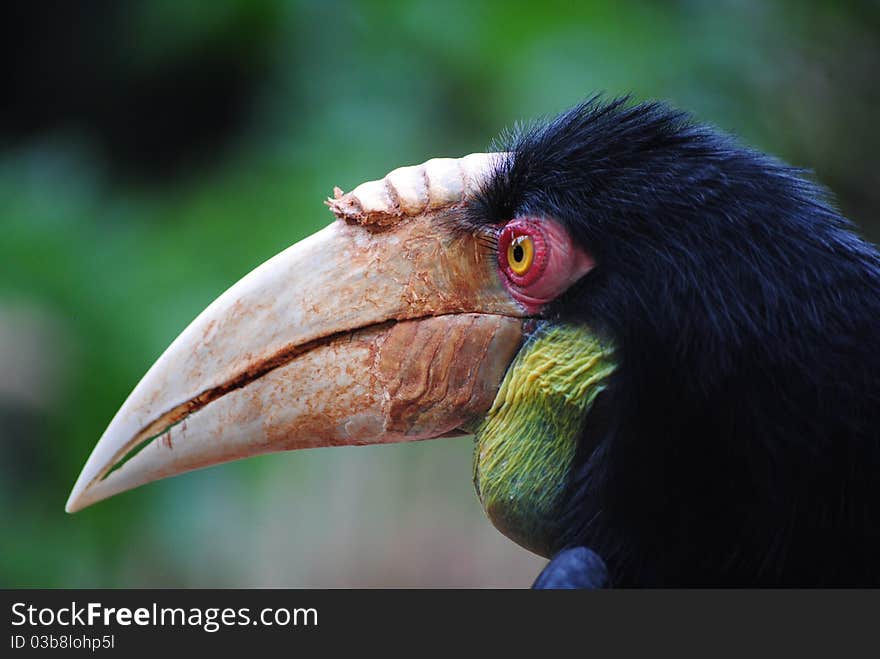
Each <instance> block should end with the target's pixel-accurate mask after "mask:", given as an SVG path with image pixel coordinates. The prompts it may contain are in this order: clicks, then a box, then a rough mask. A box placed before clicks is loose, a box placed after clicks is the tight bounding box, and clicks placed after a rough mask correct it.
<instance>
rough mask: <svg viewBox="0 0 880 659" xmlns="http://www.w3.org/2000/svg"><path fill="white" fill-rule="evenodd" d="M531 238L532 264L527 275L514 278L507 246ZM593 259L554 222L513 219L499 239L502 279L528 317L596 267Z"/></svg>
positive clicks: (499, 264) (502, 230)
mask: <svg viewBox="0 0 880 659" xmlns="http://www.w3.org/2000/svg"><path fill="white" fill-rule="evenodd" d="M523 235H527V236H529V237H531V239H532V244H533V245H534V261H533V262H532V265H531V267H530V268H529V270H528V272H526V273H523V274H522V275H517V274H516V273H515V272H513V270H512V269H511V268H510V266H509V264H508V263H507V247H508V246H509V245H510V243H511V241H512V240H514V239H515V238H517V237H518V236H523ZM595 265H596V263H595V261H594V260H593V258H592V257H591V256H590V255H589V254H587V253H586V252H585V251H584V250H583V249H581V248H580V247H578V246H577V245H575V244H574V242H573V241H572V240H571V238H570V237H569V235H568V232H567V231H566V230H565V228H564V227H563V226H562V225H561V224H560V223H559V222H557V221H556V220H551V219H545V218H541V219H537V218H515V219H513V220H511V221H510V222H508V223H507V224H506V225H504V227H503V228H502V229H501V233H500V234H499V237H498V266H499V270H500V271H501V279H502V281H503V282H504V285H505V286H506V287H507V290H508V291H509V292H510V294H511V295H512V296H513V298H514V299H515V300H516V301H517V302H519V304H520V305H521V306H522V307H523V308H524V309H525V310H526V311H527V312H528V313H530V314H536V313H538V312H539V311H540V310H541V309H542V308H543V307H544V305H546V304H547V303H548V302H551V301H552V300H554V299H555V298H556V297H558V296H559V295H560V294H562V293H563V292H565V290H566V289H567V288H568V287H569V286H571V285H572V284H573V283H574V282H576V281H577V280H578V279H580V278H581V277H583V276H584V275H585V274H587V273H588V272H589V271H590V270H592V269H593V268H594V267H595Z"/></svg>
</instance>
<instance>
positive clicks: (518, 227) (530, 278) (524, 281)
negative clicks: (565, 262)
mask: <svg viewBox="0 0 880 659" xmlns="http://www.w3.org/2000/svg"><path fill="white" fill-rule="evenodd" d="M522 240H531V255H530V257H531V259H530V260H531V264H530V265H529V266H528V267H527V268H526V269H525V271H520V272H517V270H518V268H516V269H515V267H514V264H512V263H511V262H510V261H509V254H511V250H512V248H513V247H514V246H515V245H516V244H517V243H518V242H520V241H522ZM547 258H548V254H547V239H546V236H545V235H544V231H543V229H542V228H541V227H540V225H539V224H538V223H537V222H533V221H530V220H526V219H516V220H511V221H510V222H508V223H507V224H505V225H504V227H503V228H502V229H501V233H500V234H499V236H498V265H499V267H500V268H501V271H502V272H503V274H504V276H505V277H506V278H507V279H508V280H509V281H510V283H511V284H513V285H514V286H523V287H525V286H529V285H530V284H532V283H534V282H535V281H537V280H538V279H539V278H540V277H541V275H542V274H543V273H544V269H545V268H546V267H547Z"/></svg>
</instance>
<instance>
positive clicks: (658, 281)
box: [465, 99, 880, 585]
mask: <svg viewBox="0 0 880 659" xmlns="http://www.w3.org/2000/svg"><path fill="white" fill-rule="evenodd" d="M501 146H502V148H503V149H504V150H507V151H509V152H510V153H511V157H510V158H509V159H508V160H507V161H506V162H504V163H502V164H501V165H499V167H498V168H497V171H496V172H495V174H494V176H492V177H491V179H490V180H489V181H488V182H487V184H486V185H485V186H484V188H483V189H482V190H481V191H480V193H479V194H477V195H475V196H474V198H473V199H471V200H469V204H468V208H467V210H466V218H465V222H466V223H467V224H468V226H471V227H480V226H483V227H485V226H489V225H492V226H494V225H497V224H499V223H502V222H505V221H507V220H509V219H511V218H512V217H515V216H523V215H529V216H537V217H553V218H556V219H557V220H559V221H560V222H562V223H564V224H565V226H566V227H567V228H568V230H569V231H570V233H571V235H572V236H573V238H574V239H575V240H576V241H577V242H578V243H579V244H580V245H582V246H583V247H584V248H585V249H586V250H588V251H589V252H590V253H591V254H592V255H593V256H594V257H595V259H596V261H597V264H598V265H597V267H596V268H595V269H594V270H593V271H592V272H590V274H588V275H587V276H586V277H584V278H583V279H582V280H581V281H580V282H578V283H577V284H575V285H574V286H573V287H572V288H570V289H569V290H568V291H567V292H566V293H565V294H563V295H562V296H561V297H560V298H559V299H557V300H556V301H554V302H553V303H552V304H550V305H549V306H548V308H547V309H546V310H545V314H544V315H546V316H547V317H549V318H552V319H557V320H559V321H561V322H582V323H586V324H588V325H590V326H591V327H592V328H593V329H594V330H596V331H598V332H600V333H601V334H603V335H604V336H606V337H607V338H608V339H610V340H612V341H613V342H614V343H615V344H616V345H617V347H618V351H619V359H620V367H619V369H618V371H617V373H616V375H615V377H614V380H613V382H612V384H611V386H610V387H609V389H608V390H607V391H606V392H605V393H603V394H602V397H601V398H600V400H599V402H598V403H597V409H595V410H594V411H593V412H592V413H591V415H590V418H589V419H588V425H587V428H586V429H585V431H584V437H583V441H582V444H581V451H580V455H579V460H578V467H577V469H576V470H575V471H574V472H573V473H572V475H571V482H570V487H569V496H568V499H567V503H566V506H565V509H564V510H563V511H562V512H561V516H562V519H563V522H564V528H565V529H566V537H565V542H564V543H563V545H564V546H572V547H573V546H580V545H586V546H589V547H591V548H592V549H594V550H595V551H597V552H598V553H599V555H601V556H602V558H603V559H604V560H605V561H606V562H607V564H608V566H609V569H610V572H611V577H612V580H613V581H614V582H615V583H616V584H618V585H636V584H638V585H651V584H656V585H663V584H675V585H687V584H705V585H724V584H741V585H752V584H783V585H784V584H797V585H815V584H842V585H869V584H870V585H876V584H878V583H880V255H878V252H877V251H876V249H875V248H874V247H872V246H871V245H869V244H868V243H867V242H865V241H864V240H862V239H861V238H859V237H858V236H857V235H856V234H855V233H854V231H853V227H852V226H851V225H850V223H849V222H848V221H847V220H845V219H844V218H842V217H841V216H840V215H839V214H838V213H837V211H836V210H835V209H834V208H833V206H832V205H831V203H830V202H829V198H828V195H827V194H826V192H825V191H824V190H823V189H822V188H821V187H819V186H817V185H816V184H814V183H812V182H810V181H809V180H808V178H807V176H806V175H805V173H804V172H802V171H799V170H796V169H793V168H791V167H789V166H787V165H785V164H783V163H781V162H779V161H777V160H775V159H773V158H770V157H768V156H766V155H763V154H761V153H757V152H755V151H753V150H750V149H747V148H744V147H742V146H740V145H738V144H737V143H736V142H735V141H733V140H732V139H731V138H729V137H727V136H725V135H723V134H721V133H720V132H718V131H717V130H715V129H712V128H709V127H706V126H703V125H700V124H697V123H695V122H693V121H692V120H691V119H690V118H689V117H688V116H687V115H686V114H684V113H682V112H678V111H675V110H671V109H669V108H667V107H666V106H664V105H662V104H658V103H647V104H641V105H631V104H629V103H628V101H627V100H626V99H618V100H615V101H612V102H610V103H602V102H600V101H599V100H597V99H592V100H590V101H588V102H586V103H584V104H582V105H579V106H577V107H575V108H573V109H571V110H569V111H567V112H565V113H564V114H562V115H561V116H559V117H557V118H555V119H553V120H552V121H549V122H547V123H544V124H537V125H532V126H528V127H525V128H521V129H518V130H517V131H515V132H514V133H512V134H511V135H509V136H507V138H506V142H505V143H504V144H503V145H501Z"/></svg>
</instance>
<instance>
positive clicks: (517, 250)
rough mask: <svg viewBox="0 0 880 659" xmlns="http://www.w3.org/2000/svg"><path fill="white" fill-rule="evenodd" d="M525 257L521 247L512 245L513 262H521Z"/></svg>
mask: <svg viewBox="0 0 880 659" xmlns="http://www.w3.org/2000/svg"><path fill="white" fill-rule="evenodd" d="M523 257H525V253H524V252H523V248H522V245H514V246H513V260H514V261H516V262H517V263H519V262H521V261H522V260H523Z"/></svg>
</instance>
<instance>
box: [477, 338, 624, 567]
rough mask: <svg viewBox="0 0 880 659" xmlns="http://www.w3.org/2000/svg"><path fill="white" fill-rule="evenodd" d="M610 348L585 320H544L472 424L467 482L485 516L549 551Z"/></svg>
mask: <svg viewBox="0 0 880 659" xmlns="http://www.w3.org/2000/svg"><path fill="white" fill-rule="evenodd" d="M614 367H615V362H614V353H613V350H612V348H611V347H610V346H609V345H607V344H605V343H603V342H602V341H600V340H599V339H598V338H597V337H596V336H595V335H594V334H593V333H592V332H591V331H590V330H589V329H588V328H586V327H581V326H575V325H555V324H552V323H550V322H543V323H541V325H539V327H538V329H537V330H536V331H535V332H534V333H533V334H532V335H531V336H530V337H529V338H528V340H527V341H526V342H525V344H523V347H522V348H521V349H520V351H519V353H518V354H517V356H516V357H515V358H514V360H513V362H512V363H511V364H510V367H509V368H508V369H507V373H506V374H505V376H504V380H503V381H502V383H501V387H500V388H499V389H498V394H497V395H496V397H495V402H494V403H493V404H492V408H491V409H490V410H489V412H488V413H487V415H486V418H485V419H483V421H482V422H481V423H480V424H479V426H478V427H477V429H476V431H475V433H474V434H475V437H476V450H475V455H474V485H475V487H476V489H477V495H478V496H479V498H480V501H481V502H482V504H483V508H484V510H485V511H486V514H487V515H488V517H489V519H490V520H492V523H493V524H494V525H495V526H496V528H498V530H499V531H501V532H502V533H504V535H506V536H507V537H509V538H510V539H511V540H513V541H514V542H516V543H518V544H520V545H522V546H523V547H525V548H526V549H529V550H531V551H533V552H535V553H536V554H540V555H542V556H548V557H549V556H550V555H551V553H552V552H553V551H554V550H555V549H556V547H555V545H556V543H557V538H558V528H557V523H556V520H557V516H558V513H559V506H560V504H561V503H562V496H563V495H564V493H565V488H566V484H567V478H568V473H569V470H570V469H571V467H572V462H573V460H574V457H575V452H576V449H577V442H578V439H579V438H580V436H581V435H582V432H583V428H584V426H585V424H586V423H587V420H586V419H587V414H588V413H589V411H590V408H591V407H592V405H593V402H594V401H595V400H596V396H598V395H599V393H600V392H601V391H603V390H604V389H605V387H606V384H607V380H608V376H609V375H610V374H611V373H612V372H613V371H614Z"/></svg>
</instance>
